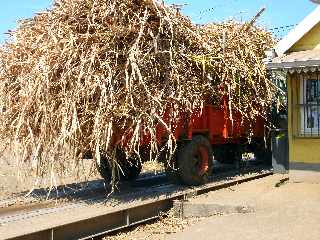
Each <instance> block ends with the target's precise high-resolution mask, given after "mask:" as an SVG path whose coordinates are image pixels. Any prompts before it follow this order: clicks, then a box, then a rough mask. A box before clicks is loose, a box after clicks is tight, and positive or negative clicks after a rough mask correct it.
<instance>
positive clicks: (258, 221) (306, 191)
mask: <svg viewBox="0 0 320 240" xmlns="http://www.w3.org/2000/svg"><path fill="white" fill-rule="evenodd" d="M311 174H312V173H311ZM302 175H305V177H306V176H307V177H308V178H309V177H310V174H306V173H303V174H302ZM299 176H301V173H299ZM285 177H287V176H284V175H273V176H271V177H267V178H264V179H260V180H257V181H253V182H249V183H245V184H241V185H238V186H236V187H231V188H229V189H222V190H220V191H216V192H211V193H209V194H207V195H202V196H200V197H198V198H195V199H193V200H191V203H194V204H200V205H201V204H208V203H211V204H218V205H226V206H247V207H250V208H252V209H253V212H252V211H251V212H248V213H225V214H224V213H221V214H218V215H215V216H211V217H209V218H206V219H204V220H202V221H200V222H198V223H196V224H195V225H193V226H190V227H188V228H186V229H185V230H184V231H183V232H179V233H175V234H170V235H168V236H166V237H165V239H170V240H182V239H183V240H188V239H190V240H191V239H199V240H200V239H201V240H206V239H208V240H209V239H210V240H212V239H214V240H220V239H221V240H229V239H230V240H233V239H234V240H240V239H241V240H249V239H250V240H251V239H254V240H257V239H259V240H260V239H261V240H262V239H263V240H271V239H272V240H302V239H303V240H318V239H320V178H317V175H315V176H314V177H312V179H313V181H312V182H310V181H306V182H304V181H303V178H300V181H299V182H293V181H288V182H286V183H284V184H277V183H279V182H280V180H281V179H283V178H285ZM275 185H277V186H279V187H275Z"/></svg>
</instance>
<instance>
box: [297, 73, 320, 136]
mask: <svg viewBox="0 0 320 240" xmlns="http://www.w3.org/2000/svg"><path fill="white" fill-rule="evenodd" d="M298 81H299V82H298V83H297V95H296V96H297V102H296V109H297V111H296V112H297V115H296V119H297V121H298V124H297V128H298V129H297V131H296V134H297V136H298V137H304V138H308V137H320V79H319V73H318V72H316V73H314V74H306V73H301V74H299V78H298ZM298 88H299V89H298Z"/></svg>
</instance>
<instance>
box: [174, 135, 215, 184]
mask: <svg viewBox="0 0 320 240" xmlns="http://www.w3.org/2000/svg"><path fill="white" fill-rule="evenodd" d="M177 161H178V167H179V175H180V177H181V180H182V182H183V183H185V184H187V185H193V186H196V185H201V184H204V183H206V182H207V181H208V178H209V175H210V174H211V173H212V167H213V162H212V161H213V154H212V148H211V144H210V142H209V140H208V139H207V138H206V137H204V136H200V135H198V136H194V137H193V139H192V140H191V141H190V142H189V143H187V144H185V145H184V146H183V147H182V148H181V150H180V151H179V152H178V159H177Z"/></svg>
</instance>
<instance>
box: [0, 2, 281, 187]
mask: <svg viewBox="0 0 320 240" xmlns="http://www.w3.org/2000/svg"><path fill="white" fill-rule="evenodd" d="M10 34H11V38H10V39H9V40H8V41H7V42H6V43H5V44H4V45H3V46H2V47H1V49H0V81H1V84H0V93H1V94H0V109H1V119H0V122H1V125H0V127H1V129H0V135H1V139H3V141H4V142H5V143H6V148H10V149H15V151H18V152H19V153H20V154H19V156H21V157H20V158H21V161H23V162H25V163H30V166H31V168H32V169H33V170H34V171H35V174H36V175H43V174H45V173H48V172H50V171H54V172H56V173H57V174H61V175H63V174H65V173H66V172H68V171H69V170H70V169H69V168H70V166H77V163H78V162H79V161H82V159H83V158H84V157H85V156H87V155H90V156H92V158H93V159H94V160H95V162H96V164H97V167H98V169H99V171H100V173H101V175H102V176H103V177H104V178H105V179H106V181H108V182H109V181H111V180H112V182H113V183H114V182H116V181H118V180H122V179H124V180H130V179H133V178H135V177H137V175H138V174H139V172H140V170H141V163H142V162H144V161H146V160H149V159H158V160H159V161H163V162H164V163H165V166H166V168H167V172H168V173H170V174H173V175H175V176H178V177H179V178H180V179H181V180H182V181H183V182H184V183H187V184H190V185H198V184H202V183H204V182H205V181H206V179H207V175H208V174H210V170H211V169H212V156H213V155H215V159H217V160H219V161H221V162H224V161H233V160H234V159H236V158H237V157H238V155H239V154H240V152H239V151H238V150H239V149H245V148H253V150H254V151H257V152H259V153H260V154H261V155H263V154H264V151H265V149H263V147H262V146H264V144H263V143H262V141H263V139H264V133H265V126H266V122H267V121H268V119H267V115H268V112H269V111H270V107H271V105H272V102H273V100H274V96H275V94H277V88H276V87H275V86H274V84H273V83H272V81H270V80H269V79H268V77H267V73H266V68H265V66H264V64H263V63H262V59H263V57H264V51H265V50H266V49H268V48H270V47H271V46H272V45H273V44H274V39H273V37H272V35H271V34H270V33H269V32H267V31H265V30H264V29H262V28H259V27H257V26H255V24H254V22H253V21H251V22H247V23H237V22H233V21H230V22H225V23H212V24H207V25H203V26H198V25H195V24H193V23H192V22H191V21H190V20H189V19H188V18H187V17H185V16H183V15H182V14H181V13H180V12H179V11H177V10H176V9H175V8H173V7H170V6H166V5H164V4H163V3H162V2H158V1H153V0H56V1H55V2H54V4H53V7H52V8H51V9H49V10H47V11H45V12H42V13H39V14H37V15H36V16H34V17H33V18H30V19H26V20H24V21H21V22H20V24H19V26H18V28H17V29H16V30H15V31H12V32H11V33H10ZM249 138H250V140H251V139H252V141H249V142H250V143H247V142H248V141H247V140H248V139H249ZM226 155H228V158H227V160H226V159H224V157H223V156H226Z"/></svg>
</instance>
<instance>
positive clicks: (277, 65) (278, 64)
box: [267, 50, 320, 72]
mask: <svg viewBox="0 0 320 240" xmlns="http://www.w3.org/2000/svg"><path fill="white" fill-rule="evenodd" d="M267 68H268V69H269V70H283V71H287V72H302V71H303V72H310V71H311V72H315V71H320V50H307V51H300V52H292V53H289V54H286V55H283V56H280V57H276V58H274V59H273V60H272V62H270V63H267Z"/></svg>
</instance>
